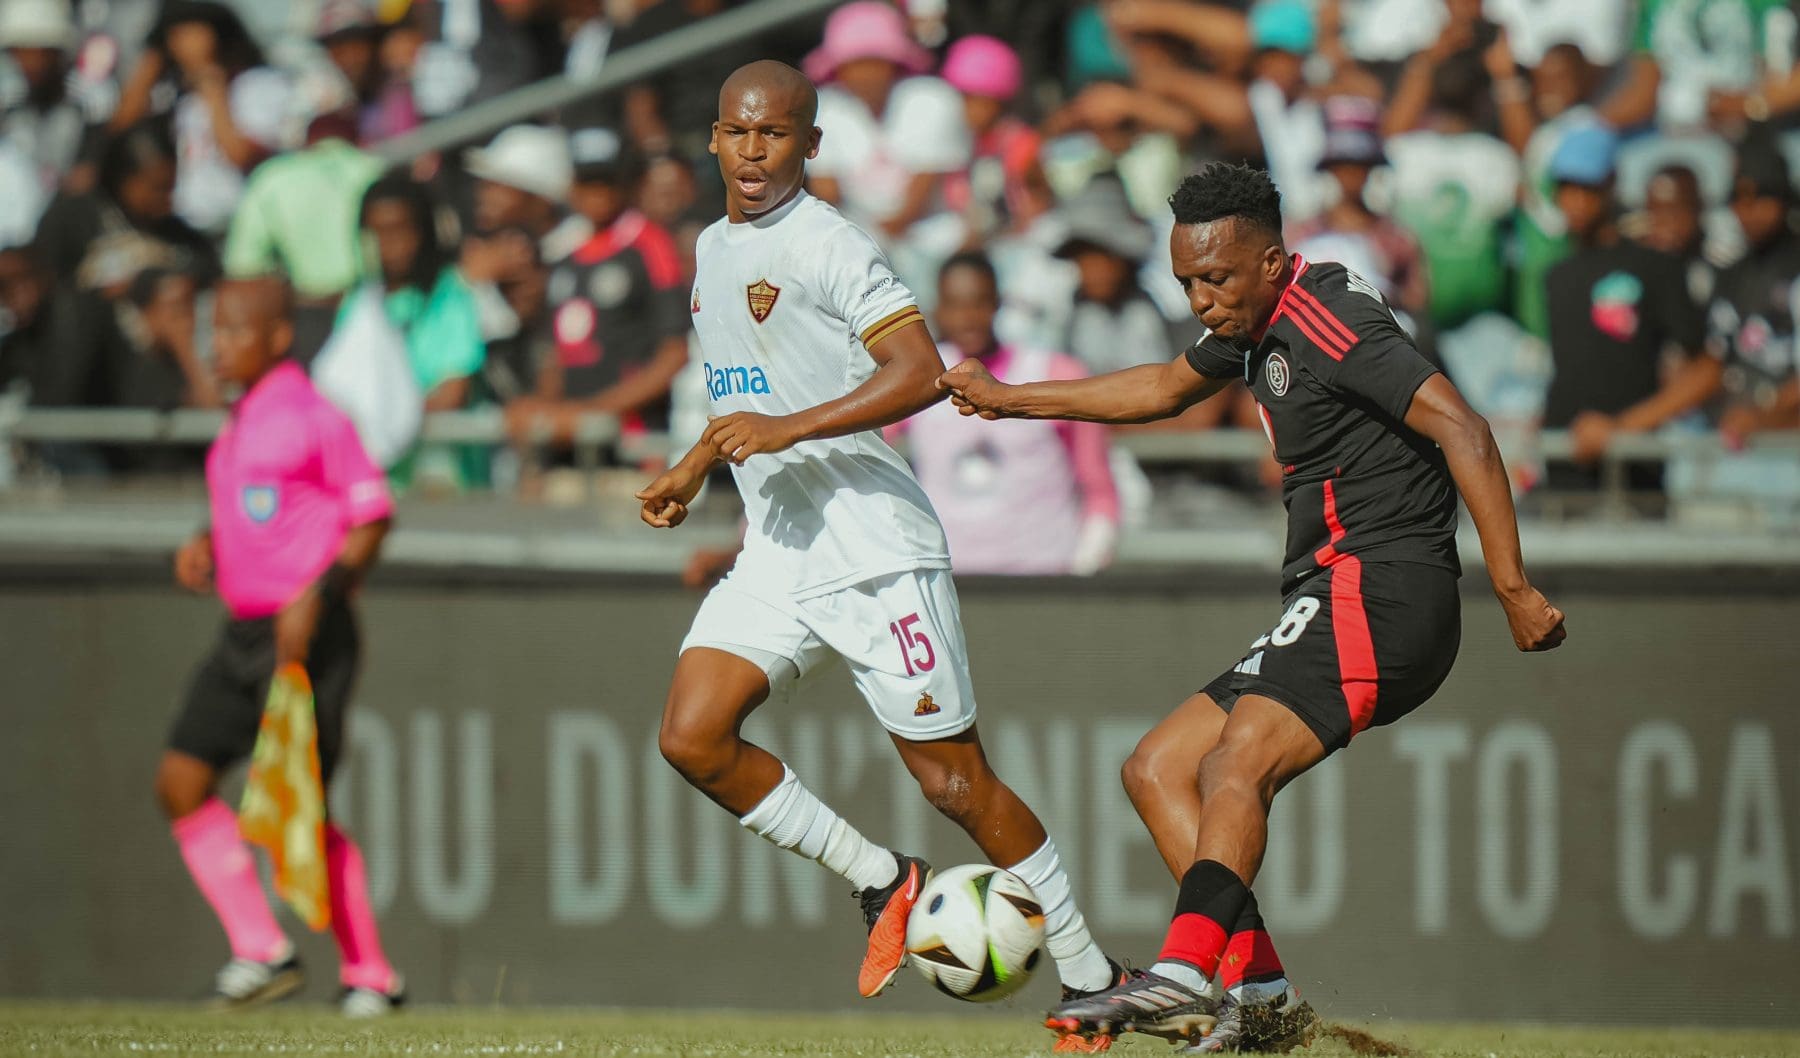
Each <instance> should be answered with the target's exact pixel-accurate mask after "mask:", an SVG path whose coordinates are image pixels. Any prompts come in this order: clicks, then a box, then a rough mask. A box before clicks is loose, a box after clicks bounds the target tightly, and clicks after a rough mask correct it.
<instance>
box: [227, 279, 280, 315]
mask: <svg viewBox="0 0 1800 1058" xmlns="http://www.w3.org/2000/svg"><path fill="white" fill-rule="evenodd" d="M215 296H216V298H217V300H218V303H219V306H220V308H221V309H224V308H225V307H227V306H229V307H230V308H231V309H232V310H233V311H235V312H237V313H241V314H242V316H243V318H244V319H245V320H246V321H254V322H256V323H259V324H273V323H280V322H282V321H284V320H286V319H287V318H288V316H289V315H290V314H292V312H293V308H294V288H293V287H292V286H290V285H289V284H288V281H287V280H286V279H283V278H282V277H280V276H249V277H244V278H239V279H227V280H224V281H223V282H221V283H220V284H219V288H218V292H217V294H216V295H215Z"/></svg>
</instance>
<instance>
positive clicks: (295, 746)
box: [238, 663, 331, 930]
mask: <svg viewBox="0 0 1800 1058" xmlns="http://www.w3.org/2000/svg"><path fill="white" fill-rule="evenodd" d="M238 829H239V830H240V831H242V833H243V835H244V840H245V841H248V842H250V843H251V844H253V845H261V846H262V847H263V848H265V849H268V850H269V858H270V859H272V860H273V861H274V862H275V892H276V894H277V895H278V896H280V897H281V898H282V899H283V900H286V901H287V903H288V906H289V907H291V908H293V909H294V913H295V914H297V915H299V916H300V918H301V919H302V920H303V921H305V923H306V924H307V925H308V926H309V927H311V928H312V929H314V930H322V929H324V928H325V927H327V926H329V925H331V890H330V883H329V882H328V881H327V880H326V877H325V784H324V783H323V782H321V781H320V779H319V729H318V725H317V723H316V721H315V719H314V717H313V692H312V681H310V680H308V679H307V677H306V669H305V668H303V667H302V666H300V665H299V664H295V663H290V664H287V665H284V666H282V667H281V669H280V670H279V671H277V672H276V673H275V679H274V680H273V681H271V682H270V684H269V700H268V703H267V704H266V705H264V706H263V715H262V726H261V728H260V729H259V730H258V731H257V734H256V749H255V750H254V751H252V752H251V754H250V777H249V779H248V780H247V781H246V782H245V784H244V802H243V805H242V806H241V807H240V808H239V810H238Z"/></svg>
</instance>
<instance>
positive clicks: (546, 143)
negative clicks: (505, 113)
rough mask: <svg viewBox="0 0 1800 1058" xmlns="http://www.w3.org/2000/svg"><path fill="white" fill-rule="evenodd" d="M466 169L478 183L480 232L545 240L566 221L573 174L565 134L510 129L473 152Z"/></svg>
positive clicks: (529, 127)
mask: <svg viewBox="0 0 1800 1058" xmlns="http://www.w3.org/2000/svg"><path fill="white" fill-rule="evenodd" d="M464 168H465V169H466V170H467V171H468V173H469V175H470V176H472V177H474V178H475V179H476V185H475V229H476V230H477V231H479V232H494V231H499V230H501V229H503V228H522V229H524V230H525V231H527V232H529V233H530V234H531V236H532V238H534V239H540V240H541V239H543V238H545V237H546V236H548V235H549V234H550V233H551V232H552V231H553V230H555V228H556V226H557V225H558V224H559V223H560V222H561V219H562V203H563V202H564V200H566V199H567V198H568V195H569V181H570V179H571V178H572V172H573V170H572V163H571V162H570V161H569V137H568V134H567V133H565V132H563V131H562V130H561V129H556V128H546V127H544V126H541V125H511V126H508V127H507V128H505V129H502V130H501V131H500V134H499V135H497V136H495V137H494V138H493V140H492V142H490V143H489V144H488V145H487V146H486V147H477V148H474V149H473V150H470V151H469V152H468V155H467V162H466V163H465V165H464ZM553 256H554V255H553Z"/></svg>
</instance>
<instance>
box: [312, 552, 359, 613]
mask: <svg viewBox="0 0 1800 1058" xmlns="http://www.w3.org/2000/svg"><path fill="white" fill-rule="evenodd" d="M357 579H358V578H357V573H356V570H354V569H351V568H350V567H349V566H346V565H344V564H343V563H342V562H333V563H332V564H331V568H330V569H327V570H326V571H325V575H324V576H322V577H320V578H319V595H320V596H321V597H322V598H323V599H324V600H325V601H326V602H328V603H334V604H335V603H341V602H343V601H345V600H346V599H348V598H349V597H350V590H351V589H352V588H354V587H356V582H357Z"/></svg>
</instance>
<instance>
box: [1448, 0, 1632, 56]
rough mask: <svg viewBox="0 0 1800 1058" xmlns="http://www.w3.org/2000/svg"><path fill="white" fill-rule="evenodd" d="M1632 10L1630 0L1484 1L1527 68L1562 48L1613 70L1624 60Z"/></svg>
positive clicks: (1484, 9) (1484, 10)
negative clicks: (1573, 50) (1574, 49)
mask: <svg viewBox="0 0 1800 1058" xmlns="http://www.w3.org/2000/svg"><path fill="white" fill-rule="evenodd" d="M1632 7H1633V5H1632V3H1631V2H1630V0H1580V2H1579V3H1569V2H1568V0H1484V2H1483V3H1482V13H1483V14H1485V15H1486V16H1487V17H1488V18H1491V19H1493V20H1494V21H1495V22H1497V23H1499V25H1500V27H1501V28H1502V29H1504V30H1505V31H1506V36H1507V37H1508V38H1509V39H1510V40H1511V43H1512V53H1513V54H1514V55H1515V56H1516V57H1517V58H1518V61H1519V62H1520V63H1521V64H1522V65H1524V66H1525V68H1527V69H1534V68H1536V67H1537V65H1538V64H1539V63H1540V62H1542V61H1543V59H1544V57H1545V56H1547V55H1548V54H1549V53H1550V51H1551V49H1553V48H1555V47H1557V46H1559V45H1561V46H1566V47H1572V48H1576V49H1578V50H1580V51H1581V52H1582V53H1583V54H1584V55H1586V56H1587V57H1588V58H1589V59H1591V60H1593V61H1594V62H1596V63H1598V64H1600V65H1601V66H1611V65H1613V64H1614V63H1616V62H1618V61H1619V60H1620V59H1622V58H1624V57H1625V51H1626V45H1627V44H1628V42H1629V41H1630V37H1631V15H1632Z"/></svg>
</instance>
